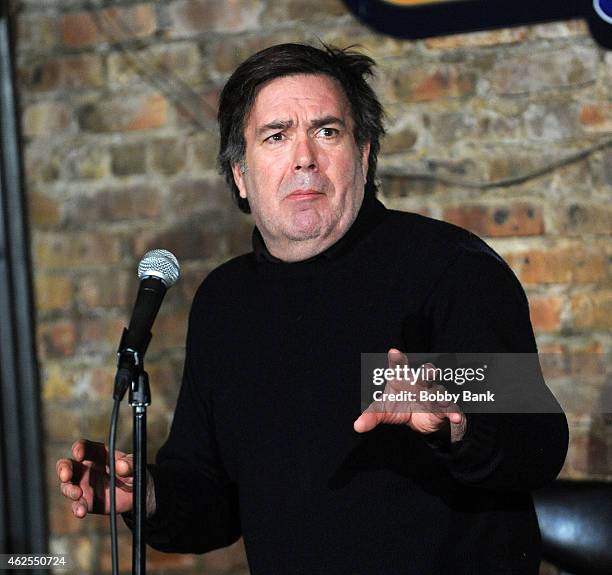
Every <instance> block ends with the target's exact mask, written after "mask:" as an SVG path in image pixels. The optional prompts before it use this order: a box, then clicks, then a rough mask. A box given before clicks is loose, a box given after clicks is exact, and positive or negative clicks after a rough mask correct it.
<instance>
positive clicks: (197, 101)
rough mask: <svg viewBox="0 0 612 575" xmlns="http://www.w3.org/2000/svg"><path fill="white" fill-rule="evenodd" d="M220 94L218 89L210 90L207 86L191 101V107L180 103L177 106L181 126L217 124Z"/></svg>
mask: <svg viewBox="0 0 612 575" xmlns="http://www.w3.org/2000/svg"><path fill="white" fill-rule="evenodd" d="M220 94H221V91H220V90H219V89H218V88H213V89H210V88H209V87H208V86H207V87H206V88H205V90H204V91H202V92H201V93H199V94H197V95H196V97H194V98H193V99H192V100H190V102H189V105H182V104H181V103H180V102H179V103H178V104H177V106H176V111H177V119H178V124H179V126H181V127H182V126H193V124H194V123H195V124H196V125H200V124H212V123H213V122H216V117H217V109H218V107H219V96H220ZM215 129H216V126H215Z"/></svg>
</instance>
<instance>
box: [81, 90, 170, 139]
mask: <svg viewBox="0 0 612 575" xmlns="http://www.w3.org/2000/svg"><path fill="white" fill-rule="evenodd" d="M168 108H169V106H168V101H167V100H166V98H164V97H163V96H162V95H160V94H152V95H147V96H132V97H120V96H116V97H114V98H111V99H104V100H101V101H99V102H97V103H96V104H88V105H86V106H84V107H83V108H81V109H80V110H79V113H78V116H79V124H80V126H81V129H82V130H84V131H86V132H131V131H137V130H150V129H152V128H160V127H162V126H164V125H165V124H166V123H167V121H168Z"/></svg>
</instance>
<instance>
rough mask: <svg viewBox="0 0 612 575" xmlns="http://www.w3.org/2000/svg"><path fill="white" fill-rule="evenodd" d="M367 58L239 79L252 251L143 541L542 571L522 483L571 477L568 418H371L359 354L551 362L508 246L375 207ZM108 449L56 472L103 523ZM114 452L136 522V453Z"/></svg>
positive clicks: (224, 304) (204, 329) (315, 566)
mask: <svg viewBox="0 0 612 575" xmlns="http://www.w3.org/2000/svg"><path fill="white" fill-rule="evenodd" d="M372 66H373V61H372V60H371V59H369V58H367V57H365V56H363V55H359V54H356V53H351V52H348V51H340V50H334V49H329V48H325V49H322V50H320V49H316V48H312V47H309V46H302V45H297V44H285V45H280V46H274V47H272V48H268V49H266V50H263V51H262V52H259V53H257V54H255V55H254V56H252V57H251V58H249V59H248V60H247V61H246V62H244V63H243V64H242V65H241V66H240V67H239V68H238V69H237V70H236V72H235V73H234V74H233V75H232V77H231V78H230V80H229V81H228V83H227V85H226V86H225V88H224V91H223V93H222V96H221V100H220V109H219V121H220V131H221V146H220V155H219V157H220V162H221V169H222V171H223V173H224V174H225V176H226V179H227V181H228V184H229V185H230V187H231V189H232V191H233V193H234V195H235V197H236V199H237V202H238V205H239V207H240V208H241V209H243V210H244V211H247V212H249V211H250V212H251V213H252V214H253V218H254V221H255V224H256V228H255V230H254V233H253V252H251V253H249V254H246V255H243V256H240V257H238V258H235V259H233V260H231V261H229V262H227V263H226V264H224V265H222V266H220V267H219V268H217V269H216V270H215V271H213V272H212V273H211V274H210V275H209V276H208V277H207V278H206V280H205V281H204V283H203V284H202V286H201V287H200V289H199V290H198V293H197V294H196V296H195V299H194V303H193V307H192V312H191V316H190V322H189V333H188V338H187V350H186V361H185V370H184V377H183V383H182V386H181V391H180V395H179V399H178V403H177V407H176V411H175V416H174V421H173V425H172V430H171V432H170V436H169V438H168V440H167V442H166V444H165V445H164V446H163V447H162V448H161V450H160V451H159V453H158V456H157V459H156V465H152V466H150V468H149V472H150V476H149V485H148V499H147V512H148V516H149V517H148V542H149V544H150V545H152V546H153V547H156V548H158V549H161V550H166V551H178V552H193V553H201V552H205V551H208V550H211V549H215V548H218V547H223V546H226V545H229V544H231V543H232V542H234V541H236V540H237V539H238V538H239V537H240V535H243V536H244V541H245V546H246V551H247V556H248V560H249V565H250V568H251V571H252V573H254V574H260V573H263V574H266V575H270V574H276V573H278V574H282V575H287V574H296V573H309V574H315V573H317V574H318V573H321V574H327V573H329V574H334V575H336V574H337V575H340V574H351V575H354V574H360V575H368V574H374V573H376V574H378V573H380V574H385V575H394V574H398V575H399V574H400V573H401V574H407V573H415V574H419V575H422V574H426V573H427V574H436V573H447V572H450V570H452V571H453V572H454V573H466V574H467V573H470V574H474V573H483V574H487V575H491V574H498V573H499V574H501V573H508V574H510V573H511V574H517V573H520V574H522V573H537V570H538V564H539V553H538V544H539V541H538V539H539V534H538V528H537V521H536V517H535V513H534V510H533V504H532V502H531V498H530V495H529V493H528V491H529V490H531V489H534V488H536V487H539V486H541V485H544V484H546V483H547V482H550V481H551V480H553V479H554V478H555V476H556V475H557V473H558V472H559V469H560V468H561V465H562V463H563V460H564V457H565V453H566V449H567V425H566V421H565V417H564V416H563V415H562V414H548V415H528V414H514V415H513V414H497V415H479V414H467V415H466V414H464V413H463V412H462V410H461V409H460V408H459V407H458V406H457V405H455V404H452V405H448V404H442V409H440V406H435V405H428V406H425V407H423V408H421V409H418V410H413V411H410V410H405V411H403V412H401V413H389V412H387V411H386V410H384V409H383V410H380V409H368V410H366V412H365V413H363V414H361V415H360V389H359V388H360V385H359V381H360V356H361V354H362V353H364V352H372V351H376V352H380V351H381V350H382V351H385V350H388V360H389V365H390V366H391V367H393V366H397V365H402V364H405V362H406V357H405V356H404V354H403V353H402V351H409V352H454V353H461V352H483V351H486V352H535V351H536V347H535V341H534V337H533V333H532V329H531V325H530V322H529V314H528V307H527V302H526V298H525V295H524V293H523V291H522V288H521V287H520V285H519V283H518V281H517V280H516V278H515V277H514V275H513V274H512V272H511V271H510V269H509V268H508V266H507V265H506V264H505V263H504V262H503V260H501V258H500V257H499V256H498V255H497V254H495V253H494V252H493V251H492V250H491V249H490V248H489V247H488V246H487V245H486V244H485V243H484V242H482V241H481V240H479V239H478V238H476V237H475V236H474V235H473V234H470V233H469V232H467V231H465V230H462V229H460V228H457V227H455V226H451V225H449V224H445V223H443V222H438V221H435V220H431V219H429V218H424V217H422V216H418V215H415V214H408V213H401V212H395V211H391V210H387V209H385V207H384V206H383V205H382V204H381V203H380V202H379V201H378V200H377V199H376V197H375V193H376V186H375V170H376V158H377V153H378V150H379V139H380V137H381V136H382V134H383V128H382V123H381V118H382V110H381V107H380V104H379V103H378V100H377V99H376V96H375V95H374V93H373V91H372V90H371V88H370V87H369V86H368V84H367V83H366V81H365V77H366V76H367V75H368V74H370V73H371V68H372ZM400 350H402V351H400ZM416 385H417V386H420V387H425V386H426V385H427V383H426V382H424V381H418V382H417V383H416ZM104 456H105V448H104V446H102V445H101V444H94V443H91V442H87V441H79V442H77V443H76V444H75V445H74V446H73V460H68V459H63V460H60V461H59V462H58V475H59V477H60V481H61V482H62V484H61V489H62V492H63V493H64V495H65V496H67V497H68V498H70V499H71V500H73V503H72V506H73V507H72V508H73V512H74V514H75V515H76V516H77V517H84V516H85V515H86V514H87V513H88V512H91V511H92V510H94V509H100V510H101V509H102V506H104V509H105V511H106V512H108V501H107V500H108V493H106V497H105V498H102V497H101V496H96V497H95V496H94V492H95V491H96V490H95V489H92V487H91V485H90V484H92V483H93V484H99V482H101V481H105V480H107V477H106V478H105V476H104V473H103V467H104V466H103V464H102V463H103V461H104ZM116 458H117V461H118V462H117V472H118V474H119V476H120V477H122V478H123V481H124V482H125V485H124V487H121V488H119V489H118V511H119V512H122V513H125V512H129V511H130V510H131V507H132V501H131V494H130V491H129V490H130V482H131V456H129V455H125V454H117V456H116ZM106 491H107V492H108V488H107V490H106ZM98 493H101V492H100V491H98ZM126 519H127V520H128V522H129V513H127V514H126Z"/></svg>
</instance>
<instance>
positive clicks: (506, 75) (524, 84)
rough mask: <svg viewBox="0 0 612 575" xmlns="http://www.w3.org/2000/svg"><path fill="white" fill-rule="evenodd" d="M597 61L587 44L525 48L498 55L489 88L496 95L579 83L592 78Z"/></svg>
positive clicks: (593, 48) (594, 53)
mask: <svg viewBox="0 0 612 575" xmlns="http://www.w3.org/2000/svg"><path fill="white" fill-rule="evenodd" d="M597 64H598V54H597V49H596V48H595V47H590V46H589V47H586V46H580V45H571V44H570V45H568V46H567V47H562V48H556V49H555V50H554V51H551V50H549V51H542V50H531V51H528V52H527V51H526V52H525V53H524V54H521V55H520V56H516V57H514V58H505V57H503V58H499V63H498V64H497V65H496V66H495V67H494V69H493V72H492V75H491V88H492V90H493V91H494V92H496V93H498V94H522V93H528V92H538V91H541V90H551V89H554V88H562V87H568V86H580V85H583V84H587V83H589V82H593V81H595V78H596V76H597Z"/></svg>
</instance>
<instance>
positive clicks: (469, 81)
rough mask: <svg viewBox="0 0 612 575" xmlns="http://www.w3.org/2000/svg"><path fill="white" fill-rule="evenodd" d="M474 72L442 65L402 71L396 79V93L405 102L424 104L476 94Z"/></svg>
mask: <svg viewBox="0 0 612 575" xmlns="http://www.w3.org/2000/svg"><path fill="white" fill-rule="evenodd" d="M475 86H476V76H475V74H474V72H471V71H469V70H466V69H465V68H463V67H460V66H452V65H441V66H437V67H436V66H428V67H426V68H417V69H412V70H411V69H408V70H404V71H402V72H401V73H400V74H399V75H398V78H397V79H396V88H395V92H396V95H397V97H398V98H399V99H400V100H403V101H411V102H422V101H427V100H437V99H440V98H457V97H460V96H467V95H469V94H472V93H473V92H474V89H475Z"/></svg>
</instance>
